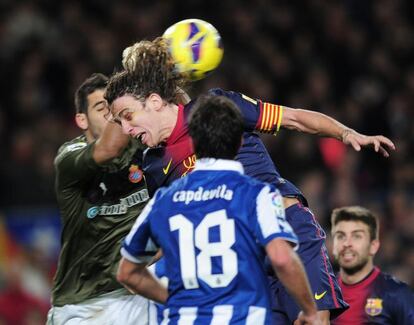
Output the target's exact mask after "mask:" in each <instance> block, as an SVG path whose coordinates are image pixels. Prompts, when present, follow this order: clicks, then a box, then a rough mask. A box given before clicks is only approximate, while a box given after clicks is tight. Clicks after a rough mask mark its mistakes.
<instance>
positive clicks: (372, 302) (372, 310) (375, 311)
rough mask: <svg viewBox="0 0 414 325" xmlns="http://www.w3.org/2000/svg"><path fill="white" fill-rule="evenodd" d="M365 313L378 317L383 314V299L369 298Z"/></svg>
mask: <svg viewBox="0 0 414 325" xmlns="http://www.w3.org/2000/svg"><path fill="white" fill-rule="evenodd" d="M365 312H366V313H367V314H368V315H370V316H377V315H379V314H381V312H382V299H379V298H368V299H367V303H366V305H365Z"/></svg>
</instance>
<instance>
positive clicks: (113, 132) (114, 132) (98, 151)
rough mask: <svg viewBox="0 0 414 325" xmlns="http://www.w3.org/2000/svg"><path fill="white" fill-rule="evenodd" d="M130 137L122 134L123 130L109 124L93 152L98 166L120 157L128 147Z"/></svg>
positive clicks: (114, 124) (116, 125) (113, 124)
mask: <svg viewBox="0 0 414 325" xmlns="http://www.w3.org/2000/svg"><path fill="white" fill-rule="evenodd" d="M128 141H129V136H128V135H127V134H123V133H122V128H121V127H120V126H119V125H118V124H116V123H111V122H108V123H107V124H106V126H105V128H104V131H103V132H102V135H101V136H100V137H99V138H98V139H97V140H96V143H95V148H94V151H93V159H94V160H95V162H96V163H97V164H103V163H105V162H107V161H109V160H111V159H114V158H116V157H118V156H119V155H120V154H121V153H122V150H124V148H125V147H126V146H127V144H128Z"/></svg>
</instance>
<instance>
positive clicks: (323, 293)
mask: <svg viewBox="0 0 414 325" xmlns="http://www.w3.org/2000/svg"><path fill="white" fill-rule="evenodd" d="M324 295H326V290H325V291H324V292H322V293H321V294H320V295H318V294H317V293H316V292H315V299H316V300H320V299H322V298H323V296H324Z"/></svg>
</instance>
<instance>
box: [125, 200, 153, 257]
mask: <svg viewBox="0 0 414 325" xmlns="http://www.w3.org/2000/svg"><path fill="white" fill-rule="evenodd" d="M154 201H155V196H154V198H153V199H151V200H150V201H149V202H148V204H147V205H146V206H145V208H144V210H143V211H142V212H141V214H140V215H139V217H138V218H137V220H136V221H135V224H134V226H133V227H132V229H131V231H130V233H129V234H128V236H127V237H126V238H125V239H124V241H123V242H122V247H121V255H122V256H123V257H125V258H126V259H127V260H129V261H131V262H134V263H137V264H140V263H147V262H149V261H150V260H151V258H152V256H154V255H155V253H156V252H157V250H158V246H157V245H156V244H155V243H154V241H153V239H152V238H151V228H150V222H149V220H150V218H151V214H152V211H153V205H154Z"/></svg>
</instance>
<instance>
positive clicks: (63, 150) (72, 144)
mask: <svg viewBox="0 0 414 325" xmlns="http://www.w3.org/2000/svg"><path fill="white" fill-rule="evenodd" d="M87 146H88V143H87V141H86V138H85V136H83V135H82V136H79V137H76V138H74V139H72V140H71V141H68V142H65V143H64V144H62V145H61V146H60V147H59V149H58V152H57V155H56V158H55V164H58V163H59V162H60V161H61V160H62V159H63V158H64V157H66V156H69V155H70V154H71V153H73V152H78V151H80V150H81V149H84V148H85V147H87Z"/></svg>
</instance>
